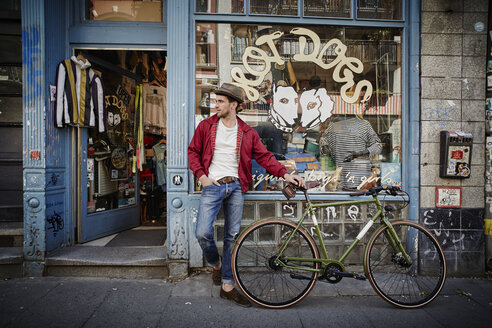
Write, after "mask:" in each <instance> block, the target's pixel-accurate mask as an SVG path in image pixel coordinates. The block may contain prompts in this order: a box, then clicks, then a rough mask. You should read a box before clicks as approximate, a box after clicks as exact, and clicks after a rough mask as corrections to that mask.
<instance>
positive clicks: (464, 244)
mask: <svg viewBox="0 0 492 328" xmlns="http://www.w3.org/2000/svg"><path fill="white" fill-rule="evenodd" d="M420 213H421V214H420V217H421V220H422V224H423V225H424V226H425V227H426V228H427V229H429V230H430V231H431V232H432V233H433V234H434V235H435V236H436V237H437V239H438V240H439V242H440V244H441V246H442V247H443V249H444V250H445V251H475V252H477V251H481V250H482V248H483V238H484V237H483V215H484V210H483V209H440V208H436V209H422V210H421V212H420Z"/></svg>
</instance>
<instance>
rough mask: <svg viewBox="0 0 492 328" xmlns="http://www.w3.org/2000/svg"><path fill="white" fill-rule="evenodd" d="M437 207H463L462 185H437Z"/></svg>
mask: <svg viewBox="0 0 492 328" xmlns="http://www.w3.org/2000/svg"><path fill="white" fill-rule="evenodd" d="M436 207H445V208H461V187H436Z"/></svg>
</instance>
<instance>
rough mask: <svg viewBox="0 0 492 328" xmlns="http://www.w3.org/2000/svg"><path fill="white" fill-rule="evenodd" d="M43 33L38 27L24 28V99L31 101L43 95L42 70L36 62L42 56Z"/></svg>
mask: <svg viewBox="0 0 492 328" xmlns="http://www.w3.org/2000/svg"><path fill="white" fill-rule="evenodd" d="M40 47H41V34H40V33H39V30H38V28H37V27H31V28H30V29H23V30H22V63H23V65H24V69H25V70H26V72H25V74H24V76H25V77H26V78H25V81H24V83H25V84H26V85H27V88H26V89H27V90H29V91H28V92H27V93H26V94H24V99H25V100H26V101H27V102H29V101H31V100H33V99H35V98H37V97H38V96H39V95H41V90H42V89H41V82H40V81H39V80H40V79H41V76H42V72H41V70H39V69H37V68H36V63H37V62H38V60H39V57H40V56H41V49H40Z"/></svg>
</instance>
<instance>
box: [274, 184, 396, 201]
mask: <svg viewBox="0 0 492 328" xmlns="http://www.w3.org/2000/svg"><path fill="white" fill-rule="evenodd" d="M320 184H321V182H319V181H306V187H299V186H296V185H294V184H292V183H287V184H286V185H285V187H284V188H283V189H282V192H283V194H284V196H285V197H286V198H287V199H291V198H293V197H295V195H296V190H299V191H302V192H306V191H307V190H308V189H311V188H315V187H317V186H319V185H320ZM381 191H386V192H387V193H389V194H390V195H392V196H398V193H399V192H402V190H401V188H400V187H398V186H391V185H381V186H376V187H371V188H370V189H369V190H365V191H357V192H352V193H350V194H349V195H350V196H373V197H374V196H376V195H377V194H379V193H380V192H381ZM306 195H307V194H306Z"/></svg>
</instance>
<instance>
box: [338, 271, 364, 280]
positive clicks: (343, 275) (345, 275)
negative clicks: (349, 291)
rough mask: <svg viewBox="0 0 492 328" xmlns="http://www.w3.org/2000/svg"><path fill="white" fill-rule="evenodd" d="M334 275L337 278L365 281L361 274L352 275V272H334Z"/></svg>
mask: <svg viewBox="0 0 492 328" xmlns="http://www.w3.org/2000/svg"><path fill="white" fill-rule="evenodd" d="M335 275H337V276H339V277H347V278H354V279H357V280H366V277H365V276H364V275H363V274H358V273H353V272H340V271H339V272H336V273H335Z"/></svg>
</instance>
